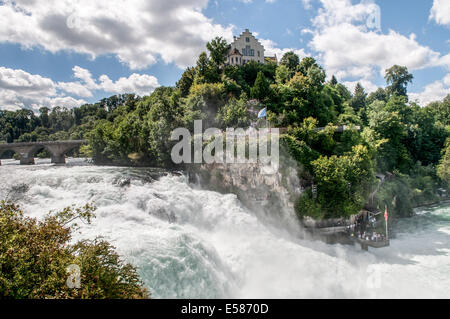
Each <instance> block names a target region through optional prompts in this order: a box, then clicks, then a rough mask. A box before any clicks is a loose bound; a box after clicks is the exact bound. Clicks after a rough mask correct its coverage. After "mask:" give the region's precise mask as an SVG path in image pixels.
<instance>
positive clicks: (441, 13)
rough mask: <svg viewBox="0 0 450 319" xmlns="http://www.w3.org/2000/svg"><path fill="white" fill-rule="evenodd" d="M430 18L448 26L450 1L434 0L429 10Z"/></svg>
mask: <svg viewBox="0 0 450 319" xmlns="http://www.w3.org/2000/svg"><path fill="white" fill-rule="evenodd" d="M430 19H432V20H434V21H436V23H438V24H442V25H447V26H450V1H448V0H434V1H433V7H432V8H431V12H430Z"/></svg>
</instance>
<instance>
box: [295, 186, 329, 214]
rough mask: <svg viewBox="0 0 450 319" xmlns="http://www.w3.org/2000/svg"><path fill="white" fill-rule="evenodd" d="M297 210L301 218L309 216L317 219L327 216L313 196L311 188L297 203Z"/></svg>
mask: <svg viewBox="0 0 450 319" xmlns="http://www.w3.org/2000/svg"><path fill="white" fill-rule="evenodd" d="M295 212H296V214H297V216H298V217H299V218H300V219H303V218H304V217H306V216H308V217H311V218H313V219H315V220H322V219H324V218H325V212H324V210H323V208H322V205H320V204H319V203H318V202H317V201H316V200H315V199H313V198H312V192H311V190H310V189H309V190H308V191H306V192H305V193H304V194H302V196H301V197H300V198H299V199H298V200H297V202H296V203H295Z"/></svg>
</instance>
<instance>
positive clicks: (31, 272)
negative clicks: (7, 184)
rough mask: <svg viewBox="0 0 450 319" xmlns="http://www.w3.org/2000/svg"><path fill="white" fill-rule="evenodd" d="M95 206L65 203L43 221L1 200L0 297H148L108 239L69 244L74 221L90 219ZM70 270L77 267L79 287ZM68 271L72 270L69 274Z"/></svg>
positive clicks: (136, 275) (87, 221)
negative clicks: (70, 205) (74, 287)
mask: <svg viewBox="0 0 450 319" xmlns="http://www.w3.org/2000/svg"><path fill="white" fill-rule="evenodd" d="M94 210H95V207H93V206H92V205H85V206H84V207H82V208H74V207H68V208H66V209H64V210H63V211H62V212H60V213H58V214H56V215H52V214H49V215H48V216H46V217H45V218H44V220H43V221H37V220H36V219H33V218H29V217H24V215H23V212H22V211H21V210H20V208H19V207H18V206H16V205H14V204H11V203H6V202H4V201H1V202H0V229H1V230H2V231H1V232H0V299H3V298H13V299H27V298H28V299H49V298H50V299H52V298H58V299H90V298H92V299H105V298H106V299H122V298H123V299H130V298H148V297H149V293H148V292H147V290H146V289H145V288H144V287H143V284H142V282H141V281H140V279H139V276H138V274H137V271H136V268H134V267H133V266H132V265H130V264H127V263H125V262H124V261H123V260H122V259H121V258H120V257H119V255H118V254H117V253H116V252H115V249H114V247H112V246H111V245H110V244H109V243H108V242H106V241H104V240H101V239H96V240H93V241H82V242H78V243H75V244H71V242H70V241H71V233H72V231H73V230H74V229H77V227H76V224H74V222H75V221H76V220H82V221H83V222H85V223H90V221H91V219H92V218H94V217H95V216H94V214H93V212H94ZM69 266H70V267H72V268H69V269H76V268H78V269H79V270H80V273H79V275H80V283H79V284H80V286H79V289H71V288H70V287H69V285H68V284H67V282H70V283H73V284H77V280H76V278H75V277H74V278H72V279H73V280H72V281H69V280H70V279H71V277H70V275H71V273H68V267H69ZM72 275H73V274H72Z"/></svg>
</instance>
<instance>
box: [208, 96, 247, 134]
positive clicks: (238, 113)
mask: <svg viewBox="0 0 450 319" xmlns="http://www.w3.org/2000/svg"><path fill="white" fill-rule="evenodd" d="M216 121H217V123H218V124H219V126H220V127H221V128H222V129H226V128H228V127H248V126H249V125H250V117H249V114H248V110H247V101H246V99H245V97H244V98H241V99H240V100H237V99H235V98H231V99H230V100H229V101H228V103H227V104H226V105H225V106H224V107H222V108H221V109H220V111H219V113H218V114H217V118H216Z"/></svg>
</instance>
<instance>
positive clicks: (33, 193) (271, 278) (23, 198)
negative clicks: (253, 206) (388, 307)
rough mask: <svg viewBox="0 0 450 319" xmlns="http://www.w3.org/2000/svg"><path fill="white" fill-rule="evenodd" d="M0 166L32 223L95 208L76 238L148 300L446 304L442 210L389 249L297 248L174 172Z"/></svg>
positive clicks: (414, 223)
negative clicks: (138, 284) (137, 284)
mask: <svg viewBox="0 0 450 319" xmlns="http://www.w3.org/2000/svg"><path fill="white" fill-rule="evenodd" d="M2 164H3V165H2V166H0V180H1V184H0V198H6V197H9V198H11V199H13V200H15V201H17V202H18V203H19V204H20V205H21V207H22V208H23V209H24V211H25V213H26V215H28V216H33V217H37V218H42V217H43V216H44V215H45V214H46V213H47V212H48V211H49V210H53V211H57V210H60V209H62V208H64V207H66V206H70V205H72V204H76V205H84V204H86V203H87V202H94V203H95V205H96V206H97V207H98V210H97V212H96V215H97V218H96V219H95V220H94V221H93V223H92V224H91V225H81V226H82V227H81V229H80V233H76V234H74V240H78V239H81V238H95V237H96V236H103V237H105V238H106V239H107V240H109V241H110V242H111V243H112V244H114V245H115V246H116V247H117V250H118V252H119V253H120V254H121V255H122V256H124V258H126V260H127V261H129V262H131V263H133V264H134V265H135V266H137V267H138V269H139V273H140V275H141V277H142V279H143V281H144V283H145V284H146V286H147V287H148V288H149V289H150V291H151V292H152V295H153V297H154V298H226V297H231V298H420V297H424V298H449V297H450V288H449V287H450V241H449V238H450V205H447V206H445V205H444V206H440V207H435V208H432V209H428V210H424V211H419V212H418V213H419V214H418V216H416V217H413V218H411V219H408V220H402V221H400V222H399V223H398V225H396V227H395V229H394V230H395V232H396V234H397V237H396V238H395V239H394V240H392V242H391V247H390V248H386V249H379V250H375V249H373V250H370V251H369V252H364V251H361V250H360V248H359V247H358V246H342V245H334V246H331V245H326V244H324V243H321V242H316V241H309V240H302V239H300V238H299V237H300V236H296V234H295V232H294V233H293V232H292V231H290V232H287V231H285V230H284V229H283V228H281V227H280V226H279V225H278V226H274V225H271V224H268V223H267V222H266V221H262V220H261V219H259V218H258V217H257V216H258V214H255V212H252V211H250V210H248V209H247V208H245V207H244V206H243V205H242V204H241V203H240V202H239V200H238V199H237V198H236V196H235V195H232V194H229V195H223V194H219V193H216V192H211V191H206V190H202V189H198V188H196V187H192V186H190V185H189V184H188V183H187V179H186V178H185V177H184V176H182V175H178V174H170V173H168V172H161V171H159V170H152V169H133V168H117V167H99V166H92V165H87V164H85V163H84V162H83V161H80V160H69V161H68V164H69V165H67V166H52V165H50V164H49V163H47V162H46V161H45V160H43V161H39V162H38V165H36V166H19V165H15V164H16V162H14V161H2ZM158 176H160V177H158ZM157 177H158V178H157ZM18 185H19V186H21V185H22V187H18ZM286 220H291V221H292V220H294V219H293V218H291V219H289V218H288V219H286ZM290 229H292V227H290Z"/></svg>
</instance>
